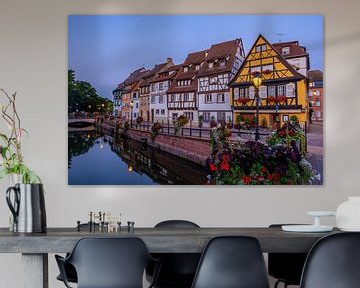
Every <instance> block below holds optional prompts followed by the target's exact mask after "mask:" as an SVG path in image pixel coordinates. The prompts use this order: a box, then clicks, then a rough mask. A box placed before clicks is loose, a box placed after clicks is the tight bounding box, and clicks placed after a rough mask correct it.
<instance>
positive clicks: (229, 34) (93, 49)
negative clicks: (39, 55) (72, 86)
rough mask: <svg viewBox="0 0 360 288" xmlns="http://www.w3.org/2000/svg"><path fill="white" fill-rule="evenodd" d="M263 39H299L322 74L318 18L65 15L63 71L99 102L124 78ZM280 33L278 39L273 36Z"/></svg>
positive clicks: (321, 40)
mask: <svg viewBox="0 0 360 288" xmlns="http://www.w3.org/2000/svg"><path fill="white" fill-rule="evenodd" d="M259 34H262V35H263V36H264V37H265V38H267V40H269V41H270V43H274V42H279V39H280V37H281V41H282V42H286V41H292V40H298V41H299V44H300V45H302V46H305V47H306V49H307V51H308V52H309V54H310V66H311V67H310V68H311V69H320V70H323V61H324V59H323V17H322V16H321V15H131V16H130V15H70V16H69V19H68V67H69V69H73V70H75V73H76V78H77V79H78V80H83V81H87V82H90V83H91V85H92V86H93V87H95V89H96V90H97V91H98V93H99V95H100V96H102V97H107V98H110V99H112V91H113V90H114V89H115V88H116V86H117V85H118V84H119V83H120V82H122V81H124V80H125V79H126V78H127V76H128V75H129V73H131V72H132V71H134V70H136V69H138V68H140V67H145V68H147V69H151V68H153V66H154V65H155V64H159V63H163V62H165V61H166V58H167V57H171V58H172V59H173V61H174V63H175V64H180V63H182V62H183V61H184V60H185V58H186V56H187V54H188V53H190V52H196V51H200V50H204V49H207V48H210V46H211V45H212V44H215V43H220V42H224V41H228V40H233V39H236V38H242V40H243V44H244V48H245V53H248V51H249V49H250V48H251V46H252V45H253V44H254V41H255V40H256V38H257V37H258V36H259ZM278 34H282V35H278Z"/></svg>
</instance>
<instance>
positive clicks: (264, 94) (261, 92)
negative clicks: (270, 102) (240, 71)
mask: <svg viewBox="0 0 360 288" xmlns="http://www.w3.org/2000/svg"><path fill="white" fill-rule="evenodd" d="M259 97H260V98H261V99H265V98H266V97H267V89H266V86H260V88H259Z"/></svg>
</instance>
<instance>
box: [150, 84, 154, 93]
mask: <svg viewBox="0 0 360 288" xmlns="http://www.w3.org/2000/svg"><path fill="white" fill-rule="evenodd" d="M154 91H155V83H153V84H151V92H154Z"/></svg>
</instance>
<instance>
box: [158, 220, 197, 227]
mask: <svg viewBox="0 0 360 288" xmlns="http://www.w3.org/2000/svg"><path fill="white" fill-rule="evenodd" d="M155 228H200V226H199V225H197V224H196V223H194V222H191V221H188V220H166V221H162V222H159V223H158V224H156V225H155Z"/></svg>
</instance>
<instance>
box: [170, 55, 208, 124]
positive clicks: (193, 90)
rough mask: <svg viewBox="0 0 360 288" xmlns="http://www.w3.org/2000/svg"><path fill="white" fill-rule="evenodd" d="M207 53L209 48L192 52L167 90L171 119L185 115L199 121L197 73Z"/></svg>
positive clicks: (195, 121)
mask: <svg viewBox="0 0 360 288" xmlns="http://www.w3.org/2000/svg"><path fill="white" fill-rule="evenodd" d="M207 53H208V50H204V51H199V52H195V53H190V54H189V55H188V56H187V57H186V59H185V61H184V63H183V64H181V65H180V66H181V67H180V68H179V71H178V73H177V74H176V76H175V77H174V78H173V79H174V80H173V81H172V82H171V85H170V88H169V90H168V91H167V102H168V105H167V108H168V111H169V119H171V120H172V121H174V120H176V119H177V118H178V117H179V116H181V115H183V116H185V117H186V118H188V119H189V120H190V121H192V122H193V123H194V124H196V123H198V118H199V113H198V108H199V107H198V101H197V91H198V77H197V75H198V72H199V71H200V69H201V67H202V65H203V64H204V61H205V57H206V55H207Z"/></svg>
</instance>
